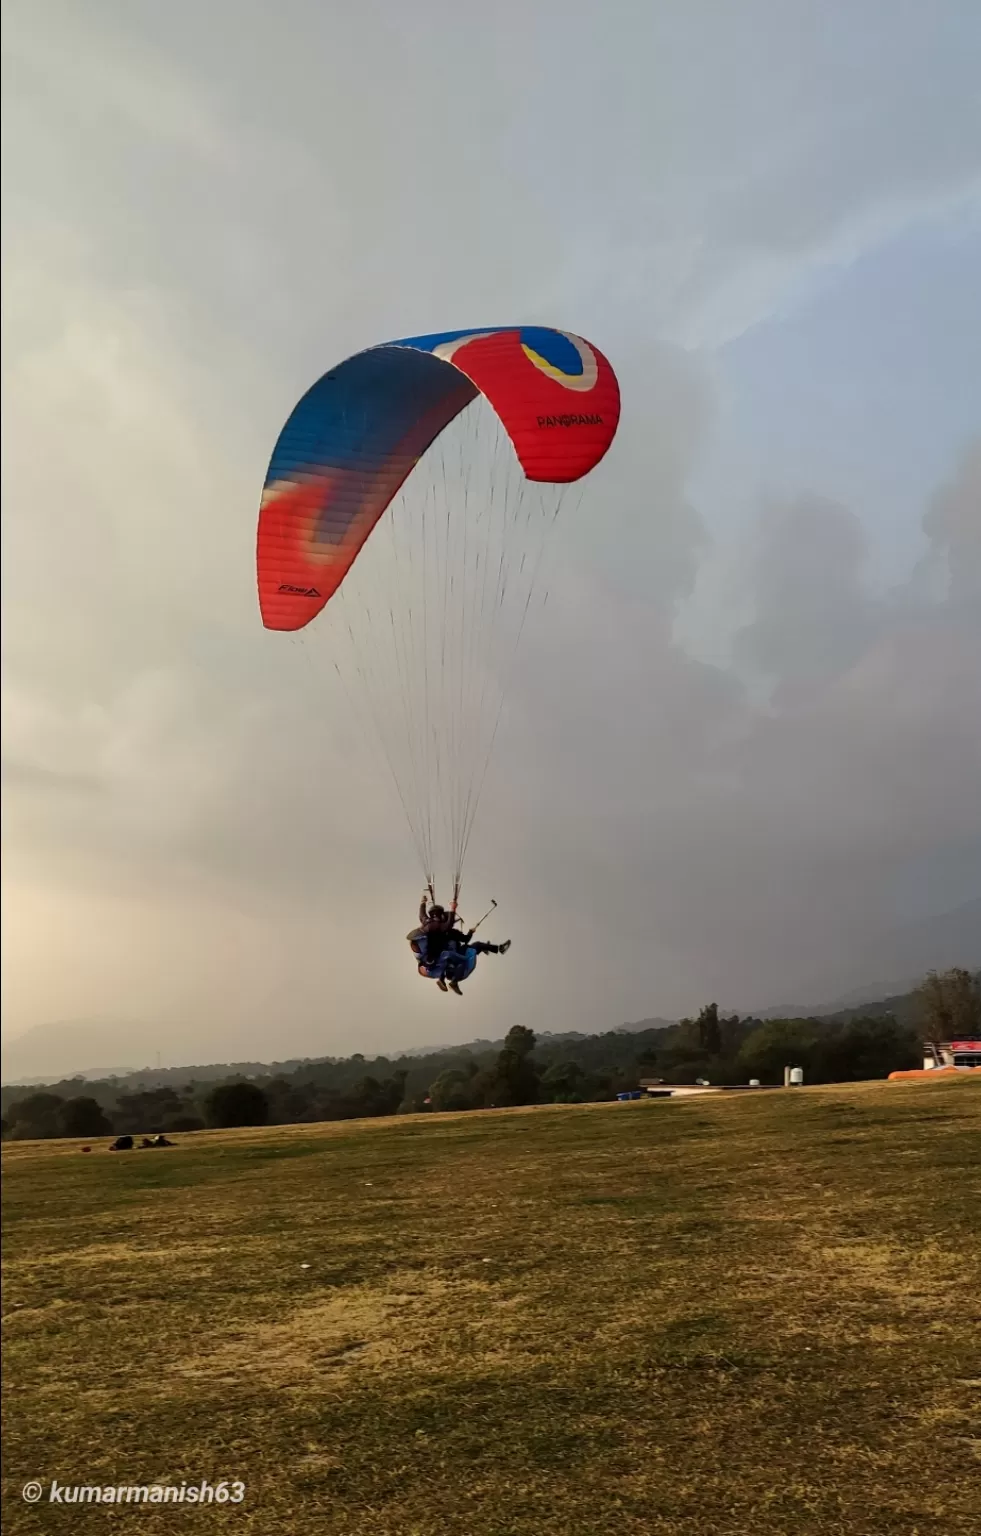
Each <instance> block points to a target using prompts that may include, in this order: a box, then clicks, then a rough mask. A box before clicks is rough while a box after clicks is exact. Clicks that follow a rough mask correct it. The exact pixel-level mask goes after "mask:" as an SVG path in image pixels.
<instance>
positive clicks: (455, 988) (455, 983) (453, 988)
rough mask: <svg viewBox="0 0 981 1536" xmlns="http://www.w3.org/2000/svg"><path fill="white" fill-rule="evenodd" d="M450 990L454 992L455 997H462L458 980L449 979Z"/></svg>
mask: <svg viewBox="0 0 981 1536" xmlns="http://www.w3.org/2000/svg"><path fill="white" fill-rule="evenodd" d="M450 991H451V992H455V993H456V995H457V997H462V996H463V993H462V992H461V991H460V983H459V982H458V981H451V982H450Z"/></svg>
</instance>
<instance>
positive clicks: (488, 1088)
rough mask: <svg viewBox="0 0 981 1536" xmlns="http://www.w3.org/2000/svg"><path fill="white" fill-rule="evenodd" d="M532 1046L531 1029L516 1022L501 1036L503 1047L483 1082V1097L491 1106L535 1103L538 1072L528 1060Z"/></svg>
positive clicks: (533, 1043) (532, 1036)
mask: <svg viewBox="0 0 981 1536" xmlns="http://www.w3.org/2000/svg"><path fill="white" fill-rule="evenodd" d="M534 1049H535V1036H534V1032H533V1031H532V1030H530V1029H526V1028H525V1026H524V1025H523V1024H515V1025H514V1026H513V1027H512V1028H511V1029H509V1030H508V1032H507V1035H506V1036H505V1039H504V1049H503V1051H501V1053H500V1055H499V1056H498V1058H497V1063H496V1065H495V1067H494V1069H493V1071H492V1073H491V1074H490V1075H489V1077H488V1079H487V1080H486V1084H484V1083H482V1084H481V1086H482V1088H483V1101H484V1103H485V1104H488V1105H491V1106H503V1105H511V1104H537V1103H538V1094H539V1082H538V1073H537V1072H536V1071H535V1066H534V1063H533V1062H532V1060H531V1053H532V1051H533V1050H534Z"/></svg>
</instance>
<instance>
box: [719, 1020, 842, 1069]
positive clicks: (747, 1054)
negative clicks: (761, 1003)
mask: <svg viewBox="0 0 981 1536" xmlns="http://www.w3.org/2000/svg"><path fill="white" fill-rule="evenodd" d="M823 1029H826V1026H822V1025H821V1024H819V1023H818V1022H817V1020H816V1019H767V1021H766V1023H764V1024H761V1025H760V1026H759V1028H758V1029H754V1030H753V1032H752V1034H751V1035H748V1036H747V1037H746V1039H745V1040H744V1041H743V1043H742V1046H741V1047H740V1051H739V1064H740V1066H741V1067H742V1070H743V1072H744V1073H745V1075H746V1076H747V1077H758V1078H760V1079H763V1080H766V1079H769V1081H770V1082H780V1081H782V1078H783V1069H784V1067H798V1066H799V1067H803V1068H804V1071H805V1073H806V1072H807V1069H808V1067H809V1066H810V1064H811V1061H812V1059H813V1055H814V1052H815V1050H816V1049H817V1047H818V1046H819V1044H820V1041H821V1036H822V1031H823Z"/></svg>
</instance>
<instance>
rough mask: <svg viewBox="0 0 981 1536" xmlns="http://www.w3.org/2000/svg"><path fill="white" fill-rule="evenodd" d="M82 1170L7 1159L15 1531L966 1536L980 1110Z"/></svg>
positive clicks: (513, 1132) (750, 1100)
mask: <svg viewBox="0 0 981 1536" xmlns="http://www.w3.org/2000/svg"><path fill="white" fill-rule="evenodd" d="M79 1145H80V1144H79V1143H70V1142H48V1143H20V1144H17V1143H14V1144H12V1145H10V1144H8V1145H7V1146H6V1147H5V1148H4V1158H3V1167H4V1189H5V1207H6V1216H5V1238H6V1242H5V1250H6V1258H5V1276H6V1279H5V1296H6V1314H7V1315H6V1322H5V1327H6V1348H5V1365H6V1369H5V1371H4V1386H5V1391H6V1435H5V1447H6V1456H5V1468H4V1517H5V1530H8V1531H12V1532H13V1531H16V1532H21V1531H23V1532H34V1531H58V1530H62V1529H64V1530H66V1531H67V1530H68V1529H69V1528H71V1529H77V1528H79V1527H80V1526H81V1527H83V1528H85V1529H90V1528H91V1529H92V1530H96V1529H99V1530H102V1529H108V1530H110V1531H114V1532H128V1531H130V1530H132V1531H137V1530H139V1531H140V1532H150V1533H156V1532H163V1531H167V1532H172V1531H181V1532H202V1531H213V1530H215V1529H224V1528H226V1527H228V1528H235V1529H237V1530H241V1531H248V1532H255V1533H263V1536H278V1533H283V1536H294V1533H296V1536H299V1533H304V1536H306V1533H322V1532H323V1533H333V1532H344V1533H350V1536H360V1533H365V1536H367V1533H371V1536H525V1533H528V1536H531V1533H536V1536H537V1533H561V1536H593V1533H605V1532H611V1533H612V1532H617V1533H619V1536H633V1533H664V1536H669V1533H670V1536H681V1533H685V1536H715V1533H718V1536H723V1533H724V1536H770V1533H776V1532H779V1533H788V1536H789V1533H795V1536H810V1533H815V1536H816V1533H832V1532H833V1533H842V1536H877V1533H880V1532H883V1533H884V1532H890V1533H892V1532H895V1533H897V1536H899V1533H901V1536H919V1533H927V1532H929V1533H937V1536H961V1533H964V1536H967V1533H971V1536H977V1533H978V1532H979V1531H981V1464H979V1462H978V1458H977V1450H978V1444H979V1442H978V1439H977V1438H976V1437H977V1435H978V1426H979V1422H981V1413H979V1411H978V1406H979V1405H978V1390H977V1389H978V1387H979V1385H981V1349H979V1342H981V1341H979V1335H978V1323H979V1307H978V1301H979V1296H981V1266H979V1248H981V1235H979V1232H981V1199H979V1168H981V1083H978V1082H976V1081H974V1082H971V1081H964V1080H953V1081H952V1080H947V1081H942V1082H936V1083H930V1082H919V1083H913V1084H909V1085H906V1084H888V1085H887V1084H858V1085H850V1086H843V1087H834V1088H816V1089H804V1090H799V1091H796V1092H777V1093H768V1094H760V1095H758V1096H755V1095H748V1094H743V1095H736V1094H733V1095H726V1096H724V1097H723V1096H720V1097H717V1098H713V1097H707V1098H700V1099H692V1100H689V1101H688V1102H677V1101H675V1102H670V1101H655V1102H650V1103H643V1102H642V1103H635V1104H616V1105H591V1106H553V1107H550V1108H544V1109H536V1110H513V1111H489V1112H485V1113H481V1114H467V1115H444V1116H416V1117H410V1118H405V1119H402V1120H387V1121H363V1122H354V1123H352V1122H348V1123H340V1124H338V1123H333V1124H328V1125H314V1126H303V1127H279V1128H275V1129H271V1130H265V1131H241V1132H225V1133H217V1132H215V1133H202V1134H199V1135H196V1136H188V1137H182V1138H181V1143H180V1146H179V1147H177V1148H175V1149H174V1150H173V1151H169V1152H156V1153H151V1152H133V1153H127V1154H115V1155H112V1156H110V1155H108V1153H107V1152H106V1151H105V1150H104V1147H105V1144H104V1143H103V1145H102V1146H101V1147H99V1148H98V1149H97V1151H95V1152H93V1154H91V1155H90V1156H83V1155H81V1154H80V1153H79V1150H78V1147H79ZM29 1478H37V1479H40V1480H41V1481H42V1482H44V1483H48V1482H49V1481H50V1479H52V1478H56V1479H58V1481H59V1482H61V1483H73V1482H78V1483H86V1484H100V1485H104V1484H119V1483H148V1482H149V1483H152V1482H156V1481H160V1482H172V1483H180V1482H181V1481H182V1480H185V1479H186V1480H187V1482H188V1483H191V1484H197V1483H199V1482H200V1481H201V1480H202V1479H209V1480H211V1481H212V1482H217V1481H218V1480H219V1479H221V1478H225V1479H228V1480H233V1479H241V1480H242V1481H243V1482H244V1483H245V1484H246V1487H247V1491H246V1495H245V1499H244V1502H243V1503H242V1504H240V1505H237V1506H229V1505H226V1506H224V1507H221V1508H219V1507H206V1508H203V1509H201V1508H193V1507H191V1506H189V1505H186V1504H185V1505H184V1506H183V1507H182V1508H180V1509H175V1508H172V1507H168V1506H163V1507H144V1508H139V1509H137V1508H134V1507H122V1508H115V1509H114V1508H112V1507H111V1506H102V1507H90V1508H88V1509H78V1508H58V1507H52V1506H50V1505H49V1504H47V1503H44V1504H40V1505H38V1506H36V1507H33V1508H32V1507H30V1506H28V1505H26V1504H25V1503H24V1502H23V1500H22V1498H21V1487H22V1485H23V1484H24V1483H25V1482H26V1481H27V1480H28V1479H29Z"/></svg>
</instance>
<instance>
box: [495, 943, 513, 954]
mask: <svg viewBox="0 0 981 1536" xmlns="http://www.w3.org/2000/svg"><path fill="white" fill-rule="evenodd" d="M510 948H511V940H510V939H505V940H504V943H503V944H499V945H498V946H497V953H498V954H499V955H506V954H507V952H508V950H509V949H510Z"/></svg>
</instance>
